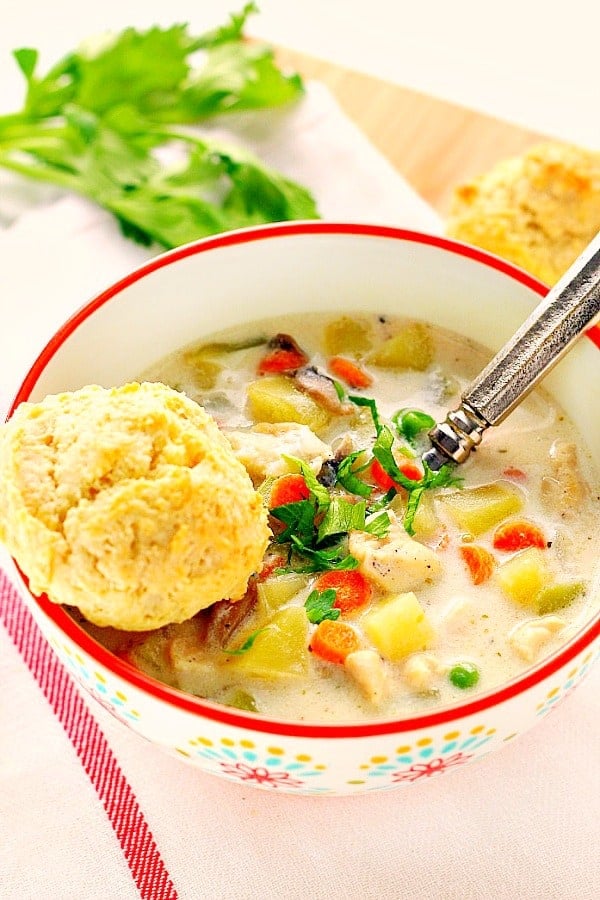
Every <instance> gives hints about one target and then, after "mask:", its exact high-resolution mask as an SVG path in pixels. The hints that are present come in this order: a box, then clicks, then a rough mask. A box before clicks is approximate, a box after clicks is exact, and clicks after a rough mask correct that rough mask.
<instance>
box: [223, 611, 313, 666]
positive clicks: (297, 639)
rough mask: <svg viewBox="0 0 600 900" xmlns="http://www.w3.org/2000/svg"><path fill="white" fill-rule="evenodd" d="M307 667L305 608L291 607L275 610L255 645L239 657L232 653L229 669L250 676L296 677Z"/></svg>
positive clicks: (306, 620) (228, 664)
mask: <svg viewBox="0 0 600 900" xmlns="http://www.w3.org/2000/svg"><path fill="white" fill-rule="evenodd" d="M307 666H308V619H307V617H306V612H305V611H304V609H303V608H302V607H297V606H289V607H286V608H285V609H280V610H279V611H278V612H276V613H275V615H274V616H273V618H272V619H271V621H270V622H269V624H268V625H267V626H266V627H265V630H264V631H262V632H261V633H260V634H259V635H258V636H257V637H256V639H255V641H254V643H253V644H252V646H251V647H250V648H249V649H248V650H246V651H245V652H244V653H242V654H241V655H240V656H230V657H229V659H228V661H227V668H228V671H230V672H232V673H233V672H235V673H236V674H240V675H242V674H243V675H245V676H246V677H248V678H266V679H268V680H269V681H275V680H277V679H279V678H294V677H299V676H301V675H304V674H305V673H306V670H307Z"/></svg>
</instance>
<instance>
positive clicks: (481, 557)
mask: <svg viewBox="0 0 600 900" xmlns="http://www.w3.org/2000/svg"><path fill="white" fill-rule="evenodd" d="M458 550H459V553H460V555H461V556H462V558H463V559H464V561H465V562H466V564H467V566H468V569H469V574H470V575H471V579H472V581H473V584H482V583H483V582H484V581H487V580H488V578H489V577H490V576H491V574H492V572H493V571H494V567H495V565H496V560H495V559H494V557H493V555H492V554H491V553H490V551H489V550H486V549H485V547H480V546H479V544H462V545H461V546H460V547H459V548H458Z"/></svg>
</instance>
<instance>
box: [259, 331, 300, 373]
mask: <svg viewBox="0 0 600 900" xmlns="http://www.w3.org/2000/svg"><path fill="white" fill-rule="evenodd" d="M307 362H308V356H307V355H306V353H305V352H304V350H302V348H301V347H299V346H298V344H297V343H296V341H295V340H294V338H293V337H292V336H291V335H289V334H276V335H275V337H274V338H272V339H271V340H270V341H269V343H268V352H267V353H266V354H265V356H263V358H262V359H261V361H260V362H259V364H258V374H259V375H280V374H284V373H285V372H295V371H296V369H300V368H302V366H305V365H306V364H307Z"/></svg>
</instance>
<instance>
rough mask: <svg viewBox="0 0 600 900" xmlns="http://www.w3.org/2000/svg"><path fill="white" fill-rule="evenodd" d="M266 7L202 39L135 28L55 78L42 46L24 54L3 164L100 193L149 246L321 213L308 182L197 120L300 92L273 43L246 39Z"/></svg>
mask: <svg viewBox="0 0 600 900" xmlns="http://www.w3.org/2000/svg"><path fill="white" fill-rule="evenodd" d="M256 11H257V7H256V5H255V4H254V3H248V4H246V5H245V6H244V8H243V9H242V11H241V12H239V13H235V14H233V15H232V16H231V17H230V20H229V21H228V22H227V23H226V24H225V25H223V26H222V27H220V28H217V29H214V30H212V31H209V32H207V33H205V34H203V35H200V36H199V37H195V36H194V35H192V34H190V32H189V31H188V26H187V25H185V24H184V25H173V26H172V27H169V28H160V27H158V26H155V27H153V28H150V29H149V30H147V31H137V30H136V29H134V28H126V29H125V30H123V31H122V32H120V33H119V34H117V35H115V36H113V37H112V38H109V39H108V40H107V39H104V40H103V41H96V43H95V46H94V45H93V43H92V42H88V44H87V46H85V45H84V46H82V47H80V48H79V49H77V50H74V51H73V52H71V53H69V54H68V55H67V56H65V57H64V58H63V59H61V60H59V61H58V62H57V63H56V64H55V65H54V66H52V67H51V68H50V70H49V71H48V72H47V73H46V74H45V75H40V74H39V73H38V61H39V54H38V51H37V50H34V49H32V48H29V47H23V48H20V49H18V50H16V51H15V52H14V54H13V55H14V58H15V61H16V63H17V65H18V66H19V69H20V70H21V73H22V75H23V76H24V78H25V82H26V94H25V100H24V104H23V107H22V109H21V110H19V111H17V112H14V113H10V114H7V115H4V116H0V166H2V167H4V168H6V169H9V170H12V171H14V172H16V173H18V174H21V175H24V176H26V177H29V178H33V179H36V180H38V181H45V182H49V183H51V184H54V185H57V186H59V187H61V188H64V189H67V190H70V191H75V192H77V193H79V194H81V195H82V196H84V197H87V198H89V199H91V200H93V201H95V202H96V203H98V204H99V205H101V206H102V207H103V208H104V209H107V210H108V211H109V212H111V213H112V214H113V215H114V216H116V218H117V220H118V221H119V223H120V226H121V229H122V231H123V233H124V234H125V235H126V236H127V237H130V238H132V239H134V240H136V241H138V242H139V243H142V244H145V245H150V244H153V243H157V244H161V245H162V246H164V247H168V248H170V247H176V246H179V245H180V244H183V243H187V242H189V241H192V240H195V239H197V238H199V237H203V236H206V235H209V234H215V233H217V232H221V231H227V230H230V229H232V228H238V227H243V226H247V225H254V224H260V223H264V222H273V221H283V220H286V219H306V218H309V219H312V218H317V217H318V212H317V209H316V205H315V201H314V199H313V197H312V196H311V194H310V192H309V191H308V190H306V189H305V188H304V187H302V186H301V185H298V184H296V183H294V182H293V181H291V180H289V179H287V178H285V177H284V176H283V175H281V174H280V173H279V172H276V171H275V170H273V169H270V168H268V167H267V166H265V165H264V164H263V163H262V162H261V161H260V160H258V159H257V158H255V157H253V156H252V155H250V154H248V153H246V152H243V151H242V150H241V149H234V148H231V147H226V146H223V145H222V144H219V143H217V142H215V141H213V140H210V139H208V138H207V137H200V136H199V135H198V134H197V133H194V132H192V131H191V128H190V126H194V125H197V124H198V123H201V122H203V121H205V120H206V119H208V118H210V117H213V116H216V115H221V114H224V113H228V112H234V111H242V110H248V111H249V110H253V109H259V108H265V107H275V106H279V105H281V104H284V103H288V102H290V101H293V100H294V99H296V98H298V97H299V96H300V95H301V94H302V92H303V90H304V88H303V84H302V80H301V78H300V77H299V76H298V75H297V74H292V75H289V76H288V75H286V74H284V73H283V72H282V71H281V70H280V69H279V68H278V67H277V65H276V63H275V60H274V54H273V51H272V49H271V48H269V47H267V46H264V45H261V44H258V43H255V42H248V41H246V40H245V38H244V33H243V29H244V26H245V24H246V20H247V18H248V16H249V15H251V14H252V13H254V12H256ZM197 50H202V51H203V63H202V65H201V66H199V67H196V66H195V63H194V61H193V54H194V53H195V52H196V51H197ZM167 160H168V161H167Z"/></svg>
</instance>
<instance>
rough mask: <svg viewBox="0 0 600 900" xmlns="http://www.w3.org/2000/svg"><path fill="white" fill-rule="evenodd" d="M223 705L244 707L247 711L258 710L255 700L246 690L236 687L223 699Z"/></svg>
mask: <svg viewBox="0 0 600 900" xmlns="http://www.w3.org/2000/svg"><path fill="white" fill-rule="evenodd" d="M223 702H224V704H225V706H233V707H234V709H244V710H246V711H247V712H258V707H257V705H256V700H255V699H254V697H253V696H252V694H249V693H248V691H243V690H241V688H238V689H237V690H235V691H232V692H231V693H230V694H228V695H227V697H226V698H225V700H224V701H223Z"/></svg>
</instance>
